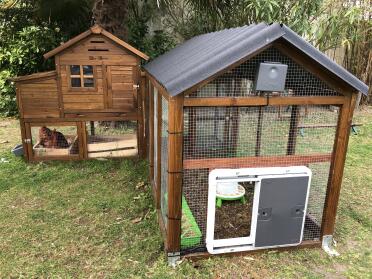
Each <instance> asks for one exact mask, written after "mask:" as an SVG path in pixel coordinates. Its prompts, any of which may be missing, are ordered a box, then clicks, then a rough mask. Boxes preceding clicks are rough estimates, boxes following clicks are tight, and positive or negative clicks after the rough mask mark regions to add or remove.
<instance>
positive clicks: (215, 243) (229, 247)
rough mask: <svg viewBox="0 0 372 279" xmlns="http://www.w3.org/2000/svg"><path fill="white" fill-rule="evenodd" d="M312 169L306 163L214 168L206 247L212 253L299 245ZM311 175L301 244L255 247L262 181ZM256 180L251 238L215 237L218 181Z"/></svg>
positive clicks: (210, 181)
mask: <svg viewBox="0 0 372 279" xmlns="http://www.w3.org/2000/svg"><path fill="white" fill-rule="evenodd" d="M311 175H312V173H311V170H310V169H309V168H307V167H305V166H294V167H271V168H270V167H269V168H242V169H215V170H212V171H211V172H210V173H209V188H208V212H207V232H206V247H207V250H208V252H209V253H210V254H220V253H229V252H241V251H249V250H258V249H266V248H275V247H286V246H297V245H299V244H300V243H301V242H302V238H303V231H304V224H305V217H306V211H307V204H308V197H309V192H310V183H311ZM300 176H308V177H309V182H308V187H307V193H306V202H305V208H304V217H303V221H302V229H301V238H300V241H299V243H295V244H293V243H292V244H287V245H277V246H267V247H255V246H254V241H255V238H256V228H257V216H258V207H259V197H260V189H261V180H262V179H264V178H283V177H300ZM219 181H220V182H254V183H255V187H254V196H253V207H252V219H251V220H252V222H251V233H250V236H248V237H237V238H229V239H217V240H215V239H214V224H215V213H216V189H217V184H218V182H219Z"/></svg>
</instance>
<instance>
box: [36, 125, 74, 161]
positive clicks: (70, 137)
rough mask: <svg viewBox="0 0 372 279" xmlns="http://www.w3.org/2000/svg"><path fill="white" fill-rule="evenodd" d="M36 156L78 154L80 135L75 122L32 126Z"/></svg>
mask: <svg viewBox="0 0 372 279" xmlns="http://www.w3.org/2000/svg"><path fill="white" fill-rule="evenodd" d="M31 137H32V139H31V141H32V150H33V154H34V156H35V157H48V156H49V157H58V156H78V155H79V137H78V133H77V127H76V124H75V123H71V124H68V125H61V124H50V125H48V126H42V125H40V126H34V127H31Z"/></svg>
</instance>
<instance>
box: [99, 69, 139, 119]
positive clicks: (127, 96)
mask: <svg viewBox="0 0 372 279" xmlns="http://www.w3.org/2000/svg"><path fill="white" fill-rule="evenodd" d="M106 71H107V73H106V75H107V96H106V100H107V102H106V105H107V108H108V109H113V110H118V111H123V112H131V111H134V110H135V109H136V108H137V91H138V87H139V86H138V83H139V78H138V77H139V73H138V67H137V66H114V65H109V66H107V67H106Z"/></svg>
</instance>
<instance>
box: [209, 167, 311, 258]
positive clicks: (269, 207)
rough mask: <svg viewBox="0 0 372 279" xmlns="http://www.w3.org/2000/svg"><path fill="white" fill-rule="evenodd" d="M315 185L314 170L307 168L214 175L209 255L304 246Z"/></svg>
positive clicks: (218, 171)
mask: <svg viewBox="0 0 372 279" xmlns="http://www.w3.org/2000/svg"><path fill="white" fill-rule="evenodd" d="M310 180H311V170H310V169H308V168H307V167H302V166H300V167H298V166H296V167H277V168H246V169H216V170H213V171H211V172H210V174H209V189H208V216H207V235H206V246H207V250H208V252H209V253H211V254H219V253H227V252H239V251H248V250H256V249H263V248H274V247H283V246H295V245H298V244H300V243H301V241H302V237H303V229H304V223H305V215H306V209H307V202H308V195H309V189H310ZM242 193H244V194H243V195H242ZM221 197H222V200H221ZM229 197H230V198H229Z"/></svg>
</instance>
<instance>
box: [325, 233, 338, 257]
mask: <svg viewBox="0 0 372 279" xmlns="http://www.w3.org/2000/svg"><path fill="white" fill-rule="evenodd" d="M334 246H336V241H335V240H334V239H333V236H332V235H323V239H322V248H323V250H324V251H325V252H326V253H327V254H328V255H330V256H336V257H337V256H339V255H340V253H338V252H337V251H336V250H335V248H334Z"/></svg>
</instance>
